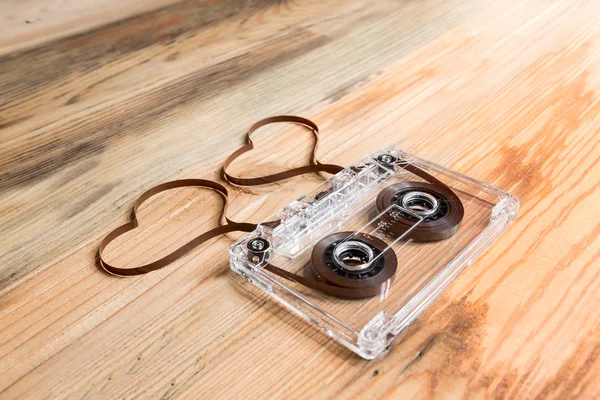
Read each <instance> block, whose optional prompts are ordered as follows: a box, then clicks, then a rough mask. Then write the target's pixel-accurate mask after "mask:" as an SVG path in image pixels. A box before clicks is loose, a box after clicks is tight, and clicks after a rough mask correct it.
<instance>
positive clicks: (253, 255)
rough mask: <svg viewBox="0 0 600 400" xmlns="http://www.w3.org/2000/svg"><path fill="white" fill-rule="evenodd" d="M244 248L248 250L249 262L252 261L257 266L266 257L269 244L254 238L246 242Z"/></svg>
mask: <svg viewBox="0 0 600 400" xmlns="http://www.w3.org/2000/svg"><path fill="white" fill-rule="evenodd" d="M246 247H247V248H248V255H249V258H250V260H252V262H253V263H255V264H258V263H260V262H262V261H264V260H265V259H266V258H267V257H268V251H269V248H270V247H271V244H270V243H269V241H268V240H267V239H265V238H261V237H255V238H252V239H250V240H249V241H248V244H247V245H246Z"/></svg>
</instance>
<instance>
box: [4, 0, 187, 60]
mask: <svg viewBox="0 0 600 400" xmlns="http://www.w3.org/2000/svg"><path fill="white" fill-rule="evenodd" d="M177 1H181V0H130V1H127V2H123V1H116V0H103V1H99V0H84V1H81V0H78V1H73V0H62V1H56V0H45V1H3V2H1V3H0V55H5V54H9V53H18V52H19V51H22V50H24V49H27V48H30V47H33V46H39V45H41V44H44V43H47V42H50V41H53V40H57V39H61V38H64V37H67V36H70V35H74V34H77V33H81V32H86V31H88V30H90V29H94V28H98V27H101V26H103V25H108V24H110V23H114V22H116V21H120V20H123V19H127V18H129V17H132V16H135V15H138V14H140V13H144V12H151V11H153V10H156V9H158V8H162V7H165V6H168V5H171V4H173V3H175V2H177Z"/></svg>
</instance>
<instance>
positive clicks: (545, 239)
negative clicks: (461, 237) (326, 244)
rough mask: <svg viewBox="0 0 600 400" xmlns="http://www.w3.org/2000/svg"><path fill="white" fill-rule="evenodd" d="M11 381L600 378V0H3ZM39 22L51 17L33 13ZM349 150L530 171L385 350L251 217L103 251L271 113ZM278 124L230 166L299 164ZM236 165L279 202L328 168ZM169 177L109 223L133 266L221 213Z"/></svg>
mask: <svg viewBox="0 0 600 400" xmlns="http://www.w3.org/2000/svg"><path fill="white" fill-rule="evenodd" d="M0 11H1V12H0V47H1V48H0V129H1V130H0V143H1V145H0V392H1V395H0V397H1V398H3V399H28V398H32V399H38V398H52V399H56V398H132V397H137V398H157V399H158V398H163V399H166V398H190V397H199V398H223V399H224V398H249V399H254V398H296V397H297V398H348V399H355V398H413V397H416V398H433V397H437V398H445V397H452V398H459V397H469V398H575V397H579V398H598V397H599V396H600V263H599V262H598V259H599V253H600V235H599V233H600V212H599V211H598V209H599V208H600V189H599V181H600V179H599V178H600V163H599V161H598V160H599V158H600V134H599V129H600V101H599V100H600V36H599V34H600V24H599V23H598V18H597V17H598V16H599V15H600V3H598V2H597V1H594V0H590V1H576V0H569V1H567V0H563V1H554V0H530V1H526V0H506V1H502V2H492V1H491V0H477V1H466V0H420V1H413V0H405V1H395V0H372V1H322V0H319V1H317V0H303V1H295V2H292V1H272V2H268V1H247V2H242V1H225V0H224V1H208V0H204V1H201V0H198V1H192V0H190V1H175V0H151V1H140V0H126V1H125V0H121V1H116V0H106V1H100V0H80V1H74V0H69V1H60V2H59V1H42V2H35V3H34V2H24V1H18V0H6V1H4V2H2V4H1V5H0ZM26 20H29V23H27V22H26ZM282 113H286V114H297V115H303V116H305V117H308V118H311V119H313V120H314V121H316V122H317V123H318V124H319V125H320V127H321V129H322V142H321V145H320V151H319V154H320V157H321V159H322V160H324V161H327V162H332V163H338V164H342V165H344V164H348V163H350V162H353V161H355V160H357V159H359V158H360V157H362V156H363V155H364V154H367V153H370V152H373V151H375V150H376V149H378V148H380V147H381V146H382V145H384V144H393V145H397V146H399V147H402V148H404V149H405V150H407V151H409V152H412V153H415V154H417V155H419V156H421V157H423V158H426V159H429V160H431V161H434V162H438V163H441V164H443V165H446V166H448V167H450V168H452V169H455V170H457V171H459V172H461V173H464V174H467V175H470V176H472V177H474V178H476V179H479V180H482V181H484V182H487V183H490V184H492V185H494V186H496V187H499V188H501V189H503V190H506V191H509V192H512V193H514V194H516V195H518V196H519V197H520V198H521V200H522V206H521V210H520V212H519V215H518V218H517V220H516V221H515V223H514V225H512V226H511V227H510V228H509V229H508V231H507V232H506V233H505V234H504V235H503V236H501V238H500V239H499V240H498V241H497V242H496V243H495V244H494V245H493V246H492V248H491V249H490V250H489V251H487V252H486V253H485V254H483V255H482V257H481V258H480V259H479V260H478V261H477V262H476V263H474V264H472V265H471V266H470V267H469V268H467V270H465V272H463V273H462V274H461V275H460V277H459V278H458V279H457V280H456V281H455V282H454V283H453V284H452V285H451V286H450V287H449V288H448V289H446V290H445V291H444V292H443V294H442V295H441V296H440V297H439V298H438V300H436V302H435V303H434V304H433V305H432V306H431V307H429V308H428V309H427V311H426V312H425V313H424V314H423V315H422V316H421V317H419V319H418V320H417V321H416V322H415V323H413V324H412V325H411V327H410V328H409V330H408V332H407V334H406V335H405V338H404V339H403V340H402V341H396V342H395V343H394V344H393V345H392V346H391V348H390V349H389V350H387V351H386V352H385V353H384V354H383V355H382V356H381V357H380V358H379V359H377V360H375V361H371V362H368V361H364V360H362V359H360V358H359V357H357V356H355V355H354V354H353V353H351V352H350V351H348V350H346V349H345V348H344V347H342V346H341V345H338V344H337V343H336V342H334V341H332V340H330V339H329V338H328V337H327V336H325V335H323V334H322V333H321V332H319V331H318V330H316V329H314V328H313V327H311V326H310V325H309V324H307V323H305V322H304V321H303V320H301V319H300V318H298V317H296V316H294V315H292V314H290V313H289V312H287V311H286V310H285V309H284V308H283V307H281V306H279V305H277V304H276V303H274V302H273V301H271V300H269V299H268V298H267V297H265V296H264V295H263V294H261V293H260V292H257V291H256V290H254V289H252V288H251V287H250V286H249V285H248V284H247V283H245V282H243V281H242V280H241V278H238V277H237V275H235V274H234V273H233V272H231V271H230V270H229V263H228V255H227V249H228V246H229V245H230V244H231V243H232V240H233V239H234V238H235V237H237V235H233V234H230V235H228V236H227V237H221V238H219V239H216V240H213V241H211V242H209V243H206V244H205V245H203V246H202V247H201V248H199V249H196V250H195V251H193V252H192V253H190V254H188V255H187V256H186V257H184V258H183V259H181V260H179V261H177V262H176V263H174V264H173V265H171V266H169V267H167V268H165V269H163V270H160V271H157V272H154V273H151V274H148V275H145V276H141V277H134V278H117V277H112V276H109V275H107V274H105V273H103V272H101V270H99V268H98V266H97V265H96V260H95V255H96V251H97V247H98V244H99V241H100V240H101V238H102V237H103V235H104V234H105V233H107V232H108V231H109V230H110V229H112V228H114V227H116V226H117V225H120V224H122V223H123V222H125V221H126V220H127V219H128V216H129V209H130V206H131V203H132V201H133V200H134V199H135V198H136V196H138V195H139V194H140V193H141V192H142V191H143V190H144V189H147V188H149V187H150V186H153V185H155V184H158V183H160V182H163V181H166V180H170V179H177V178H186V177H196V178H209V179H219V178H218V173H217V172H218V169H219V167H220V165H221V163H222V162H223V160H224V158H225V156H226V155H227V154H229V153H230V152H232V151H233V150H234V149H235V148H237V147H238V146H239V145H240V144H241V143H242V141H243V137H244V135H245V130H246V129H247V128H248V127H249V125H250V124H251V123H252V122H253V121H255V120H257V119H259V118H263V117H266V116H270V115H274V114H282ZM310 146H311V137H310V135H308V134H307V133H306V132H303V131H302V130H299V129H295V128H293V127H276V128H274V129H267V130H265V131H264V132H262V133H260V135H259V137H258V138H257V147H258V150H257V151H254V152H253V153H251V154H249V155H247V156H244V157H242V159H240V160H239V161H237V162H236V163H235V164H234V165H233V167H232V168H233V169H234V171H235V173H236V174H239V175H244V176H251V175H257V174H261V173H265V172H267V171H274V170H281V169H285V168H290V167H292V166H295V165H302V164H303V163H305V162H306V160H307V158H308V156H309V154H310ZM321 179H322V177H319V176H304V177H298V178H294V179H290V180H288V181H285V182H281V183H279V184H273V185H267V186H264V187H258V188H255V187H253V188H251V189H235V188H232V192H233V196H232V197H233V199H232V207H231V209H230V216H233V217H235V218H236V219H237V220H251V221H260V220H261V219H263V218H266V217H267V216H268V215H270V214H271V213H273V212H274V211H276V210H278V209H280V208H281V207H282V206H283V205H285V204H287V203H288V202H290V201H291V200H292V199H294V198H296V197H297V196H298V195H300V194H302V193H304V192H306V191H308V190H309V189H310V188H311V187H313V186H315V185H316V184H317V183H318V182H320V180H321ZM219 207H220V200H219V197H218V195H216V194H215V193H212V192H210V191H206V190H202V189H180V190H173V191H171V192H168V193H166V194H164V195H162V196H157V197H156V198H153V199H152V201H150V203H149V204H148V205H147V206H145V207H144V209H143V210H142V212H141V214H142V216H141V219H142V220H143V221H144V222H143V223H142V227H140V228H139V230H138V231H136V232H134V233H133V234H131V235H127V236H126V237H124V238H123V239H122V240H119V242H118V243H116V245H115V246H113V247H111V250H110V252H109V254H108V257H109V258H110V260H112V261H114V262H118V263H121V264H126V265H129V266H134V265H135V264H136V263H141V262H144V261H150V260H152V259H156V257H159V256H160V255H161V254H167V253H168V252H169V250H173V249H174V248H176V247H178V245H179V244H182V243H184V242H186V241H187V240H189V239H190V238H191V237H194V235H196V234H198V233H199V232H202V231H203V230H205V229H207V228H210V227H212V226H215V224H216V223H217V219H218V211H219Z"/></svg>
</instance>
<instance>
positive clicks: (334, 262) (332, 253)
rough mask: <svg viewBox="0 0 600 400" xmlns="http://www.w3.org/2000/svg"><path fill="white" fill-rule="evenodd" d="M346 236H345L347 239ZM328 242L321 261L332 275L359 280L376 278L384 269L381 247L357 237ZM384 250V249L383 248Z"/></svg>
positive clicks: (384, 263)
mask: <svg viewBox="0 0 600 400" xmlns="http://www.w3.org/2000/svg"><path fill="white" fill-rule="evenodd" d="M347 236H348V235H346V237H347ZM346 237H343V238H331V239H337V240H332V241H329V243H328V244H327V245H326V246H325V248H324V249H323V250H322V255H321V257H319V258H321V260H322V264H321V265H324V266H325V267H326V268H327V269H328V270H329V271H330V272H331V273H332V274H334V275H336V276H338V277H341V278H346V279H353V280H361V279H368V278H372V277H374V276H377V275H378V274H380V273H381V271H383V270H384V269H385V268H386V261H385V257H379V255H380V254H381V253H382V248H380V247H381V246H375V245H374V243H369V242H368V241H367V240H362V239H359V238H357V237H355V238H349V239H347V240H344V239H346ZM384 248H385V247H384Z"/></svg>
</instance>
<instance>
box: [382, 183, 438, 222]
mask: <svg viewBox="0 0 600 400" xmlns="http://www.w3.org/2000/svg"><path fill="white" fill-rule="evenodd" d="M391 200H392V203H394V204H397V205H398V206H400V207H402V208H405V209H407V210H410V211H412V212H413V213H414V214H417V215H419V216H420V217H423V218H426V220H428V221H438V220H440V219H443V218H445V217H446V216H447V215H448V213H449V211H450V207H449V204H448V199H447V198H446V197H444V196H443V195H442V194H441V193H438V192H435V191H428V190H423V189H422V188H420V189H419V190H411V189H405V190H400V191H398V192H396V193H395V194H394V196H392V199H391ZM400 213H401V214H402V217H403V218H406V219H408V220H410V221H413V222H417V221H419V218H418V217H416V216H415V215H413V214H409V213H407V212H400Z"/></svg>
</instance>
